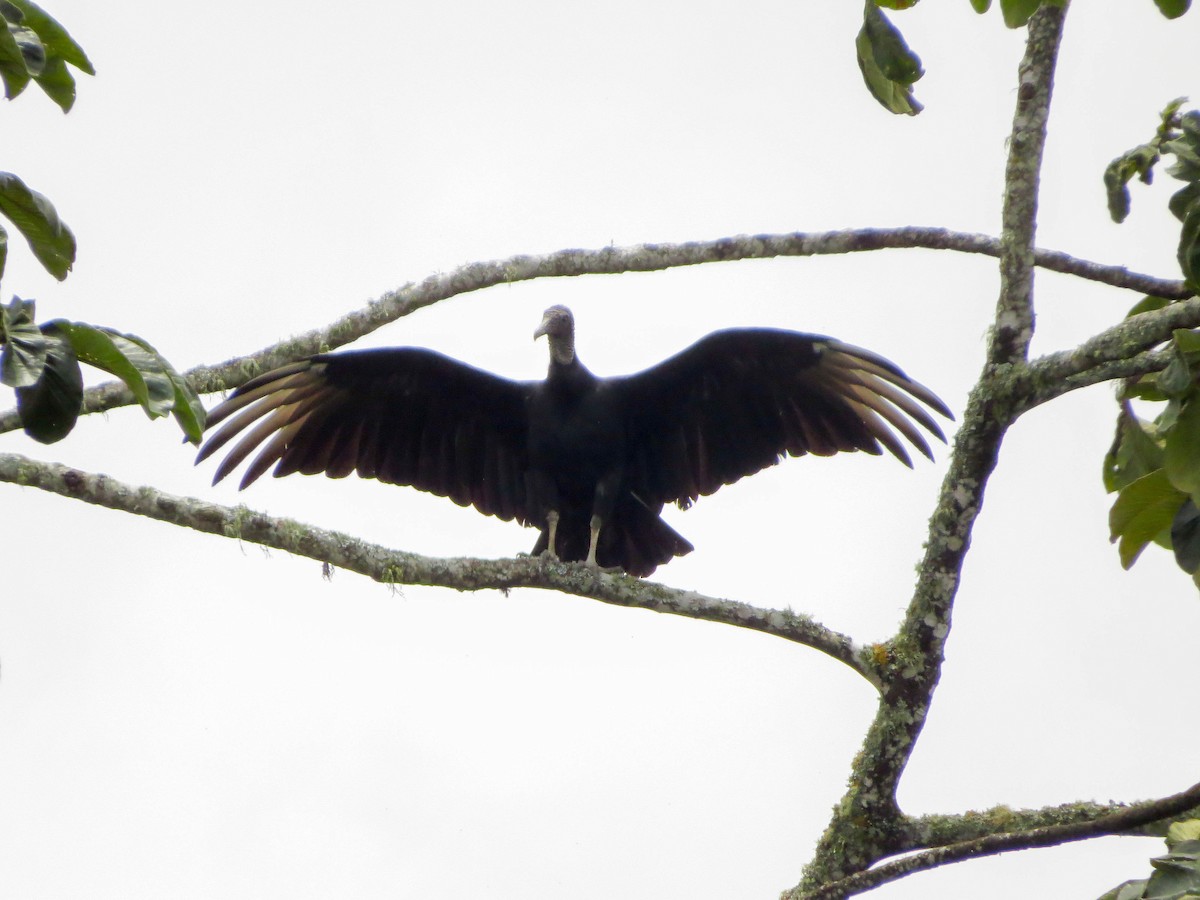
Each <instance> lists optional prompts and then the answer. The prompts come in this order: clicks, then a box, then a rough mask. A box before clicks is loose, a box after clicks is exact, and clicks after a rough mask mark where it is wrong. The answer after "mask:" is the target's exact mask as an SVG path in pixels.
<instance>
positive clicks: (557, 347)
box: [550, 335, 575, 366]
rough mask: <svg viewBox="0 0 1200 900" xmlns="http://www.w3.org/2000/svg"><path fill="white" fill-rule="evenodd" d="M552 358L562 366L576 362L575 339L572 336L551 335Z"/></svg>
mask: <svg viewBox="0 0 1200 900" xmlns="http://www.w3.org/2000/svg"><path fill="white" fill-rule="evenodd" d="M550 360H551V362H553V363H555V364H556V365H560V366H569V365H571V363H573V362H575V341H574V340H573V339H572V338H570V337H554V336H553V335H551V336H550Z"/></svg>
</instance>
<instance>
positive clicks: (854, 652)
mask: <svg viewBox="0 0 1200 900" xmlns="http://www.w3.org/2000/svg"><path fill="white" fill-rule="evenodd" d="M0 481H6V482H10V483H12V484H17V485H22V486H25V487H34V488H38V489H39V490H43V491H48V492H50V493H54V494H59V495H60V496H63V497H69V498H71V499H74V500H82V501H83V502H85V503H91V504H94V505H96V506H104V507H107V508H109V509H115V510H120V511H122V512H128V513H133V514H135V515H139V516H146V517H148V518H151V519H157V520H159V521H160V522H168V523H170V524H172V525H178V526H181V527H184V528H192V529H195V530H196V531H203V532H206V533H208V534H217V535H222V536H224V537H230V538H236V539H239V540H245V541H250V542H252V543H255V544H262V545H263V546H265V547H273V548H275V549H278V550H286V551H287V552H288V553H294V554H295V555H297V556H305V557H308V558H309V559H315V560H318V561H320V562H323V563H328V564H329V565H332V566H335V567H337V568H339V569H346V570H349V571H351V572H357V573H358V574H360V575H365V576H366V577H368V578H372V579H374V580H375V581H379V582H383V583H386V584H417V585H428V586H433V587H447V588H454V589H456V590H460V591H480V590H499V591H507V590H509V589H510V588H518V587H527V588H545V589H547V590H554V591H561V592H562V593H566V594H573V595H575V596H577V597H590V598H591V599H593V600H600V601H603V602H604V603H611V604H613V605H616V606H626V607H630V608H634V609H649V610H654V611H655V612H662V613H670V614H672V615H677V616H685V617H687V618H691V619H703V620H705V621H709V622H717V623H720V624H725V625H736V626H738V627H739V628H747V629H749V630H751V631H758V632H761V633H763V634H769V635H774V636H775V637H781V638H783V639H785V640H788V641H793V642H795V643H797V644H803V645H805V646H806V647H811V648H813V649H814V650H819V651H821V652H822V653H824V654H826V655H827V656H831V657H833V658H834V659H836V660H837V661H838V662H841V663H844V664H845V665H847V666H849V667H850V668H851V669H853V670H854V671H856V672H858V673H859V674H860V675H862V676H863V677H864V678H865V679H866V680H867V681H868V682H870V683H871V684H872V685H874V686H875V687H876V688H877V689H878V688H879V687H880V680H879V672H878V667H877V665H876V662H875V654H874V651H873V648H871V647H864V646H861V645H859V644H857V643H855V642H854V641H853V640H852V639H851V638H850V637H849V636H848V635H845V634H842V633H840V632H837V631H834V630H833V629H831V628H826V627H825V626H824V625H821V624H820V623H818V622H816V621H815V620H814V619H812V618H811V617H810V616H806V615H804V614H802V613H797V612H793V611H792V610H790V609H787V610H780V609H763V608H760V607H757V606H751V605H750V604H748V603H740V602H738V601H736V600H724V599H720V598H717V597H709V596H706V595H704V594H700V593H697V592H695V591H684V590H679V589H678V588H672V587H668V586H666V585H664V584H658V583H655V582H651V581H644V580H642V579H639V578H634V577H632V576H627V575H611V574H607V573H604V572H600V571H598V570H595V569H590V568H588V567H586V566H584V565H582V564H574V563H561V562H552V561H548V560H545V559H544V558H542V557H517V558H514V559H498V560H481V559H471V558H457V559H438V558H434V557H428V556H420V555H418V554H415V553H405V552H403V551H400V550H392V549H389V548H387V547H383V546H380V545H378V544H370V543H367V542H365V541H361V540H359V539H358V538H355V537H351V536H350V535H346V534H342V533H340V532H336V531H327V530H326V529H323V528H317V527H315V526H312V525H306V524H304V523H301V522H296V521H295V520H292V519H280V518H275V517H273V516H268V515H266V514H264V513H260V512H255V511H253V510H250V509H247V508H246V507H244V506H240V507H228V506H221V505H218V504H215V503H207V502H205V501H203V500H199V499H196V498H194V497H181V496H179V495H176V494H168V493H166V492H164V491H159V490H157V489H155V488H152V487H146V486H138V485H130V484H125V483H124V482H121V481H118V480H117V479H115V478H110V477H109V476H107V475H99V474H95V473H92V472H85V471H82V470H80V469H74V468H71V467H69V466H64V465H60V464H59V463H48V462H39V461H37V460H32V459H29V458H27V457H24V456H21V455H19V454H16V453H0Z"/></svg>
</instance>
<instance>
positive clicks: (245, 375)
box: [0, 226, 1191, 433]
mask: <svg viewBox="0 0 1200 900" xmlns="http://www.w3.org/2000/svg"><path fill="white" fill-rule="evenodd" d="M885 249H928V250H953V251H957V252H961V253H977V254H983V255H985V256H993V257H998V256H999V255H1000V251H1001V246H1000V241H999V240H998V239H997V238H994V237H989V236H988V235H983V234H970V233H965V232H957V231H950V230H948V229H945V228H926V227H919V226H913V227H906V228H862V229H855V230H850V231H827V232H814V233H807V232H792V233H790V234H761V235H739V236H736V237H728V238H719V239H717V240H710V241H690V242H687V243H682V244H638V245H635V246H631V247H606V248H604V249H601V250H560V251H557V252H555V253H548V254H544V255H541V256H529V255H522V256H513V257H509V258H508V259H503V260H495V261H491V262H476V263H469V264H467V265H464V266H460V267H458V268H457V269H454V270H453V271H451V272H448V273H444V274H438V275H431V276H430V277H428V278H426V279H425V280H424V281H421V282H418V283H415V284H413V283H409V284H406V285H404V286H403V287H400V288H397V289H396V290H394V291H389V292H388V293H386V294H383V295H382V296H380V297H379V298H377V299H375V300H373V301H371V302H370V303H368V304H367V305H366V306H365V307H362V308H361V309H357V310H354V311H353V312H351V313H348V314H347V315H345V316H342V317H341V318H339V319H337V320H336V321H334V322H333V323H331V324H330V325H328V326H326V327H324V328H319V329H314V330H312V331H308V332H305V333H304V334H302V335H299V336H297V337H294V338H291V339H289V340H286V341H281V342H280V343H277V344H273V345H272V346H270V347H266V348H264V349H262V350H259V351H258V352H256V353H252V354H250V355H248V356H244V357H237V358H234V359H230V360H227V361H225V362H223V363H219V364H216V365H211V366H196V367H195V368H192V369H189V370H188V371H187V372H185V373H184V375H185V376H186V377H187V378H188V380H189V381H190V382H191V383H192V386H193V387H194V388H195V389H196V391H197V392H198V393H201V394H208V393H213V392H216V391H223V390H229V389H231V388H235V387H237V386H238V385H240V384H242V383H243V382H245V381H248V380H249V379H250V378H252V377H253V376H254V375H256V374H258V373H260V372H264V371H267V370H268V369H272V368H275V367H276V366H280V365H283V364H285V363H288V362H292V361H293V360H296V359H299V358H301V357H304V356H311V355H312V354H314V353H322V352H326V351H329V350H333V349H336V348H338V347H342V346H345V345H346V344H348V343H350V342H351V341H355V340H357V339H358V338H360V337H363V336H364V335H367V334H370V333H371V332H373V331H375V330H376V329H378V328H380V327H381V326H383V325H386V324H388V323H390V322H394V321H396V320H397V319H400V318H402V317H404V316H406V315H408V314H409V313H411V312H415V311H416V310H418V309H422V308H423V307H426V306H430V305H431V304H434V303H437V302H439V301H441V300H445V299H447V298H449V297H453V296H456V295H458V294H465V293H470V292H472V291H478V290H482V289H484V288H488V287H493V286H495V285H500V284H511V283H514V282H518V281H529V280H532V279H535V278H558V277H568V276H575V275H603V274H619V273H625V272H653V271H660V270H664V269H670V268H677V267H681V266H693V265H700V264H703V263H713V262H729V261H734V260H743V259H769V258H776V257H782V256H823V255H829V254H842V253H862V252H868V251H875V250H885ZM1035 261H1036V263H1037V265H1039V266H1042V267H1044V268H1047V269H1050V270H1052V271H1056V272H1062V273H1064V274H1068V275H1075V276H1078V277H1080V278H1085V279H1088V280H1091V281H1096V282H1099V283H1102V284H1108V285H1111V286H1113V287H1119V288H1126V289H1129V290H1134V291H1138V292H1140V293H1144V294H1155V295H1157V296H1162V297H1169V298H1171V299H1179V298H1182V297H1187V296H1190V295H1191V291H1190V290H1189V289H1188V288H1187V287H1186V285H1184V283H1183V282H1181V281H1170V280H1167V279H1161V278H1153V277H1151V276H1149V275H1139V274H1137V273H1132V272H1129V271H1128V270H1127V269H1125V268H1122V267H1119V266H1106V265H1102V264H1100V263H1095V262H1089V261H1087V260H1081V259H1077V258H1075V257H1073V256H1070V255H1068V254H1065V253H1060V252H1058V251H1054V250H1037V251H1036V252H1035ZM132 402H133V396H132V395H131V394H130V393H129V391H128V389H127V388H126V387H125V386H124V385H123V384H121V383H120V382H108V383H106V384H102V385H98V386H97V387H94V388H89V389H88V390H87V391H86V392H85V393H84V399H83V413H84V414H85V415H86V414H89V413H96V412H104V411H105V410H109V409H114V408H116V407H119V406H128V405H129V404H131V403H132ZM20 427H21V421H20V418H19V417H18V416H17V414H16V411H15V410H9V411H8V412H5V413H2V414H0V433H3V432H6V431H15V430H17V429H19V428H20Z"/></svg>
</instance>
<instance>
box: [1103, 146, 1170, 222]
mask: <svg viewBox="0 0 1200 900" xmlns="http://www.w3.org/2000/svg"><path fill="white" fill-rule="evenodd" d="M1158 158H1159V154H1158V148H1156V147H1154V146H1153V145H1152V144H1141V145H1139V146H1137V147H1134V148H1133V149H1132V150H1129V151H1128V152H1126V153H1124V154H1122V155H1121V156H1118V157H1117V158H1116V159H1114V160H1113V161H1112V162H1110V163H1109V164H1108V167H1107V168H1106V169H1105V170H1104V189H1105V192H1106V193H1107V194H1108V214H1109V215H1110V216H1111V217H1112V220H1113V221H1114V222H1117V223H1120V222H1124V221H1125V217H1126V216H1128V215H1129V188H1128V184H1129V182H1130V180H1131V179H1132V178H1133V176H1135V175H1137V176H1138V177H1139V178H1141V180H1142V181H1143V182H1145V183H1146V184H1149V183H1150V181H1151V179H1152V176H1153V172H1154V164H1155V163H1157V162H1158Z"/></svg>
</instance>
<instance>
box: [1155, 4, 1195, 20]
mask: <svg viewBox="0 0 1200 900" xmlns="http://www.w3.org/2000/svg"><path fill="white" fill-rule="evenodd" d="M1154 2H1155V3H1156V4H1157V5H1158V11H1159V12H1161V13H1162V14H1163V15H1164V16H1166V17H1167V18H1168V19H1178V18H1179V17H1180V16H1182V15H1183V14H1184V13H1185V12H1187V11H1188V7H1189V6H1191V5H1192V0H1154Z"/></svg>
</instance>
